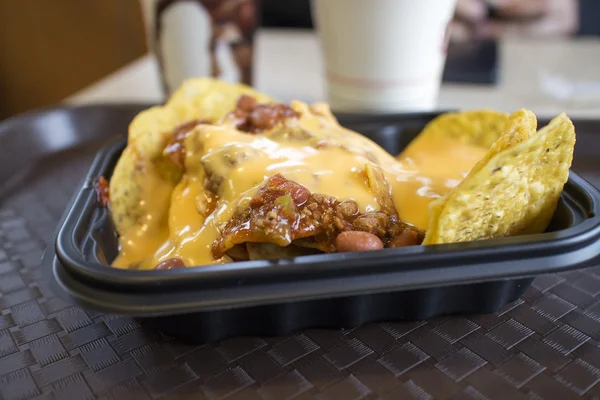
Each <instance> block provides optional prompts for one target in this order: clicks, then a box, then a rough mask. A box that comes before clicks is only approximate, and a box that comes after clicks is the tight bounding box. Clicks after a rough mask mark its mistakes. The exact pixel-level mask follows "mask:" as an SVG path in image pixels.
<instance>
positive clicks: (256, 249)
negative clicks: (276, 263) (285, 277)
mask: <svg viewBox="0 0 600 400" xmlns="http://www.w3.org/2000/svg"><path fill="white" fill-rule="evenodd" d="M246 248H247V249H248V255H249V257H250V260H277V259H280V258H290V257H299V256H306V255H309V254H318V253H320V251H318V250H315V249H310V248H303V247H297V246H294V245H293V244H291V245H289V246H285V247H282V246H278V245H276V244H273V243H252V242H247V243H246Z"/></svg>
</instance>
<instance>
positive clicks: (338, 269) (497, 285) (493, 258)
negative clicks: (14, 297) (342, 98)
mask: <svg viewBox="0 0 600 400" xmlns="http://www.w3.org/2000/svg"><path fill="white" fill-rule="evenodd" d="M435 115H436V114H410V115H396V116H383V117H374V116H345V117H342V118H341V119H340V121H341V122H342V124H343V125H345V126H346V127H348V128H350V129H353V130H356V131H358V132H361V133H363V134H365V135H366V136H368V137H370V138H371V139H373V140H374V141H375V142H377V143H378V144H380V145H381V146H382V147H384V148H385V149H386V150H387V151H389V152H390V153H392V154H397V153H400V151H401V150H402V148H403V147H404V146H406V145H407V144H408V143H409V142H410V140H412V138H414V137H415V135H416V134H417V133H418V132H419V131H420V130H421V129H422V128H423V126H424V124H425V123H426V122H427V121H429V120H431V119H432V118H433V117H435ZM576 127H577V125H576ZM125 144H126V143H125V140H124V139H120V140H119V141H117V142H114V143H112V144H110V145H109V146H107V147H105V148H104V149H103V150H101V151H100V152H99V153H98V155H97V157H96V159H95V161H94V163H93V165H92V166H91V168H90V170H89V172H88V174H87V177H86V178H85V180H84V183H83V184H82V186H81V188H80V189H79V190H78V191H77V193H76V194H75V196H74V198H73V200H72V201H71V206H70V208H69V209H68V210H67V212H66V213H65V216H64V218H63V220H62V222H61V224H60V226H59V229H58V231H57V236H56V251H55V252H54V251H47V252H46V255H45V257H44V265H45V267H46V268H47V269H48V270H49V271H51V274H52V279H53V280H54V284H55V286H58V288H57V290H58V291H59V292H60V293H62V294H63V295H66V296H68V297H70V298H73V299H75V300H76V301H77V302H79V303H81V304H82V305H84V306H86V307H91V308H95V309H99V310H101V311H105V312H112V313H122V314H128V315H133V316H136V317H141V318H148V321H149V322H151V323H153V324H155V326H157V327H158V328H159V329H160V330H162V331H163V332H165V333H167V334H169V335H173V336H178V337H185V338H188V339H193V340H195V341H212V340H218V339H222V338H225V337H229V336H236V335H281V334H286V333H289V332H292V331H295V330H299V329H303V328H308V327H353V326H357V325H361V324H364V323H366V322H374V321H384V320H387V321H389V320H407V319H409V320H413V319H425V318H429V317H433V316H436V315H440V314H457V313H490V312H494V311H496V310H498V309H499V308H500V307H502V306H503V305H505V304H506V303H508V302H512V301H514V300H516V299H518V298H519V297H520V296H522V295H523V293H524V292H525V290H526V289H527V288H528V286H529V285H530V284H531V282H532V280H533V278H534V277H535V276H536V275H539V274H543V273H551V272H557V271H563V270H569V269H577V268H583V267H588V266H593V265H596V264H597V263H598V261H599V260H600V242H599V241H598V239H599V238H600V216H599V215H600V214H599V207H600V192H598V190H597V189H596V188H595V187H593V186H592V185H591V184H589V183H588V182H587V181H585V180H584V179H583V178H581V177H580V176H578V175H577V174H576V173H574V172H571V174H570V178H569V181H568V183H567V184H566V186H565V188H564V191H563V194H562V196H561V200H560V203H559V206H558V208H557V210H556V212H555V214H554V217H553V220H552V222H551V224H550V227H549V228H548V230H547V231H546V233H543V234H539V235H528V236H520V237H511V238H502V239H494V240H486V241H478V242H471V243H457V244H448V245H436V246H413V247H405V248H396V249H384V250H381V251H377V252H367V253H339V254H321V255H311V256H303V257H297V258H289V259H280V260H275V261H245V262H237V263H231V264H223V265H210V266H202V267H192V268H181V269H172V270H166V271H132V270H119V269H114V268H110V267H108V266H107V264H109V263H110V261H112V259H113V258H114V257H115V256H116V254H117V251H118V240H117V239H118V237H117V234H116V232H115V230H114V227H113V225H112V222H111V219H110V216H109V213H108V210H107V209H104V208H101V207H99V206H98V203H97V199H96V193H95V189H94V183H95V182H96V180H97V178H98V177H99V176H105V177H107V178H109V177H110V175H111V173H112V170H113V168H114V166H115V164H116V162H117V160H118V158H119V156H120V154H121V151H122V150H123V149H124V147H125Z"/></svg>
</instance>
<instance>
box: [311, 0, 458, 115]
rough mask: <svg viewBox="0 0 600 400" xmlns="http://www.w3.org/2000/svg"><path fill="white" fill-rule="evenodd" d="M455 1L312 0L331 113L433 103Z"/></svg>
mask: <svg viewBox="0 0 600 400" xmlns="http://www.w3.org/2000/svg"><path fill="white" fill-rule="evenodd" d="M455 3H456V0H312V10H313V11H312V12H313V17H314V20H315V23H316V26H317V28H318V31H319V36H320V39H321V47H322V51H323V57H324V66H325V71H324V72H325V75H326V80H327V93H328V100H329V102H330V103H331V106H332V108H333V109H334V110H337V111H348V112H385V113H388V112H405V111H425V110H432V109H434V108H435V107H436V103H437V96H438V92H439V88H440V82H441V77H442V72H443V67H444V63H445V60H446V49H447V44H448V39H449V29H450V25H451V21H452V16H453V13H454V7H455Z"/></svg>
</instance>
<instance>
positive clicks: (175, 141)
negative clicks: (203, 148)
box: [165, 119, 210, 166]
mask: <svg viewBox="0 0 600 400" xmlns="http://www.w3.org/2000/svg"><path fill="white" fill-rule="evenodd" d="M209 123H210V121H207V120H203V119H194V120H192V121H188V122H186V123H184V124H181V125H179V126H178V127H177V128H175V130H174V131H173V133H172V134H171V137H170V138H169V141H168V142H167V146H166V147H165V154H166V155H167V157H169V158H170V159H171V161H173V162H174V163H175V164H177V165H180V166H183V164H184V162H185V137H186V136H187V134H188V133H189V132H190V131H191V130H192V129H194V128H195V127H196V126H198V125H200V124H209Z"/></svg>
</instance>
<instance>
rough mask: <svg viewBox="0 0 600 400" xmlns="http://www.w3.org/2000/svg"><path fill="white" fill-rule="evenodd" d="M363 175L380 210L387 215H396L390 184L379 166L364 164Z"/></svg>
mask: <svg viewBox="0 0 600 400" xmlns="http://www.w3.org/2000/svg"><path fill="white" fill-rule="evenodd" d="M365 175H366V176H367V182H368V184H369V188H370V189H371V192H373V194H374V195H375V198H376V199H377V203H379V206H380V207H381V211H383V212H384V213H386V214H388V215H398V212H397V211H396V206H395V205H394V200H393V199H392V195H391V189H390V185H389V184H388V182H387V180H386V179H385V176H384V175H383V172H382V171H381V169H380V168H379V167H376V166H374V165H372V164H365Z"/></svg>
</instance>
